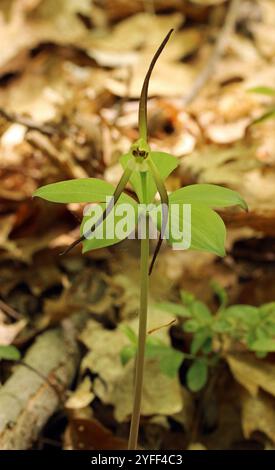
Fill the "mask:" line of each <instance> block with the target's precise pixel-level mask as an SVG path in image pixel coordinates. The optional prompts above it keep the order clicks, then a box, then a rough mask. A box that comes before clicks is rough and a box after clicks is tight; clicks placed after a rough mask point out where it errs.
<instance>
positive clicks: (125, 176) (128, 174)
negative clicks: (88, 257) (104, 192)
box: [60, 166, 133, 256]
mask: <svg viewBox="0 0 275 470" xmlns="http://www.w3.org/2000/svg"><path fill="white" fill-rule="evenodd" d="M132 172H133V168H132V167H131V166H127V167H126V168H125V170H124V172H123V175H122V176H121V178H120V180H119V182H118V184H117V187H116V189H115V191H114V194H113V198H112V200H111V202H110V203H109V204H108V206H107V207H106V209H105V210H104V212H103V214H102V215H101V217H99V219H98V220H97V221H96V223H95V224H94V225H93V226H92V227H91V228H90V230H89V231H88V232H86V233H84V234H83V235H82V236H81V237H80V238H78V239H77V240H75V241H74V242H73V243H72V244H71V245H70V246H68V247H67V248H66V250H64V251H63V252H62V253H60V256H62V255H66V254H67V253H69V251H71V250H72V249H73V248H74V247H75V246H76V245H78V244H79V243H81V242H83V241H84V240H85V239H86V238H88V237H89V236H90V235H91V234H92V233H93V232H94V231H95V230H96V229H97V228H98V227H99V226H100V225H101V224H102V223H103V222H104V220H105V219H106V217H107V216H108V215H109V214H110V212H111V210H112V209H113V207H114V206H115V204H116V203H117V201H118V199H119V197H120V195H121V193H122V192H123V190H124V189H125V186H126V184H127V183H128V181H129V179H130V177H131V174H132Z"/></svg>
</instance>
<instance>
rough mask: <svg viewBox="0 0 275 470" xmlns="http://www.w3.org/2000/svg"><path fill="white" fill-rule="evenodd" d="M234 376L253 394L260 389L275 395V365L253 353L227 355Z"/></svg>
mask: <svg viewBox="0 0 275 470" xmlns="http://www.w3.org/2000/svg"><path fill="white" fill-rule="evenodd" d="M226 361H227V362H228V364H229V367H230V369H231V372H232V374H233V376H234V377H235V378H236V380H237V382H239V383H240V384H241V385H243V387H244V388H245V389H246V390H247V391H248V392H249V393H251V395H253V396H257V393H258V391H259V389H260V388H261V389H262V390H265V391H266V392H268V393H270V394H271V395H273V396H275V365H274V364H272V363H270V362H267V361H264V360H263V359H257V358H256V357H254V356H253V355H246V356H245V357H244V355H234V356H232V355H227V356H226Z"/></svg>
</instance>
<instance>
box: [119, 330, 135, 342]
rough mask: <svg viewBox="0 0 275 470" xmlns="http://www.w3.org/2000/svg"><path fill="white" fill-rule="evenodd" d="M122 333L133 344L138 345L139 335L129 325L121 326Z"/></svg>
mask: <svg viewBox="0 0 275 470" xmlns="http://www.w3.org/2000/svg"><path fill="white" fill-rule="evenodd" d="M120 329H121V331H123V333H124V334H125V335H126V336H127V338H128V339H129V340H130V341H131V343H132V344H135V345H136V344H137V335H136V333H135V331H134V330H133V328H131V327H130V326H129V325H122V326H120Z"/></svg>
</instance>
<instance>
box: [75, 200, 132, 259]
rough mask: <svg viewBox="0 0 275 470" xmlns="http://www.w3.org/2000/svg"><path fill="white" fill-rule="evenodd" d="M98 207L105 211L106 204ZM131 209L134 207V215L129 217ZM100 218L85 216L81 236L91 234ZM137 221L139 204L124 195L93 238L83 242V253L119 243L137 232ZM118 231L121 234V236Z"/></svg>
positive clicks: (94, 233)
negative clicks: (90, 231) (92, 228)
mask: <svg viewBox="0 0 275 470" xmlns="http://www.w3.org/2000/svg"><path fill="white" fill-rule="evenodd" d="M98 206H100V207H101V208H102V210H104V209H105V207H106V204H99V205H98ZM130 207H132V214H131V215H130V216H127V213H128V210H130ZM95 210H96V208H95ZM119 210H120V212H119ZM92 211H93V209H92ZM99 217H100V216H99ZM99 217H96V216H95V214H91V215H90V216H88V215H87V216H84V217H83V219H82V223H81V227H80V232H81V235H83V234H84V233H85V234H86V233H87V232H89V230H90V229H91V227H92V226H93V225H94V223H95V222H96V220H98V219H99ZM137 220H138V204H137V203H136V201H134V199H133V198H131V197H130V196H128V195H127V194H123V198H122V199H120V202H118V203H117V204H116V205H115V207H114V208H113V209H112V210H111V211H110V213H109V214H108V216H107V217H106V219H105V220H104V221H103V222H102V223H101V224H100V225H99V226H98V227H97V228H96V229H95V230H94V232H93V236H92V238H86V239H85V240H84V241H83V249H82V253H86V252H87V251H90V250H95V249H99V248H103V247H107V246H111V245H114V244H116V243H119V242H120V241H122V240H124V239H125V238H127V237H128V236H129V235H130V234H131V233H132V232H133V231H134V230H135V226H136V222H137ZM119 229H120V230H119ZM118 230H119V232H120V234H119V236H118ZM112 232H113V233H112Z"/></svg>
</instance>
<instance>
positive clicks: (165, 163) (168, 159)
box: [120, 152, 178, 204]
mask: <svg viewBox="0 0 275 470" xmlns="http://www.w3.org/2000/svg"><path fill="white" fill-rule="evenodd" d="M130 158H132V157H131V155H130V154H128V153H127V154H125V155H122V157H120V163H121V165H122V167H123V168H126V166H127V163H128V161H129V160H130ZM148 158H151V159H152V161H153V162H154V163H155V165H156V167H157V169H158V172H159V174H160V177H161V178H162V180H163V181H165V180H166V178H167V177H168V176H169V175H170V173H172V171H173V170H174V169H175V168H177V166H178V160H177V158H176V157H173V155H169V154H168V153H165V152H150V157H148ZM130 183H131V185H132V187H133V189H134V190H135V192H136V194H137V196H138V199H139V201H140V202H142V203H147V204H148V203H150V202H152V201H153V200H154V197H155V194H156V192H157V187H156V184H155V182H154V178H153V176H152V175H151V173H149V172H148V173H147V201H143V193H142V187H141V177H140V173H139V172H137V171H134V172H133V174H132V176H131V178H130Z"/></svg>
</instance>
